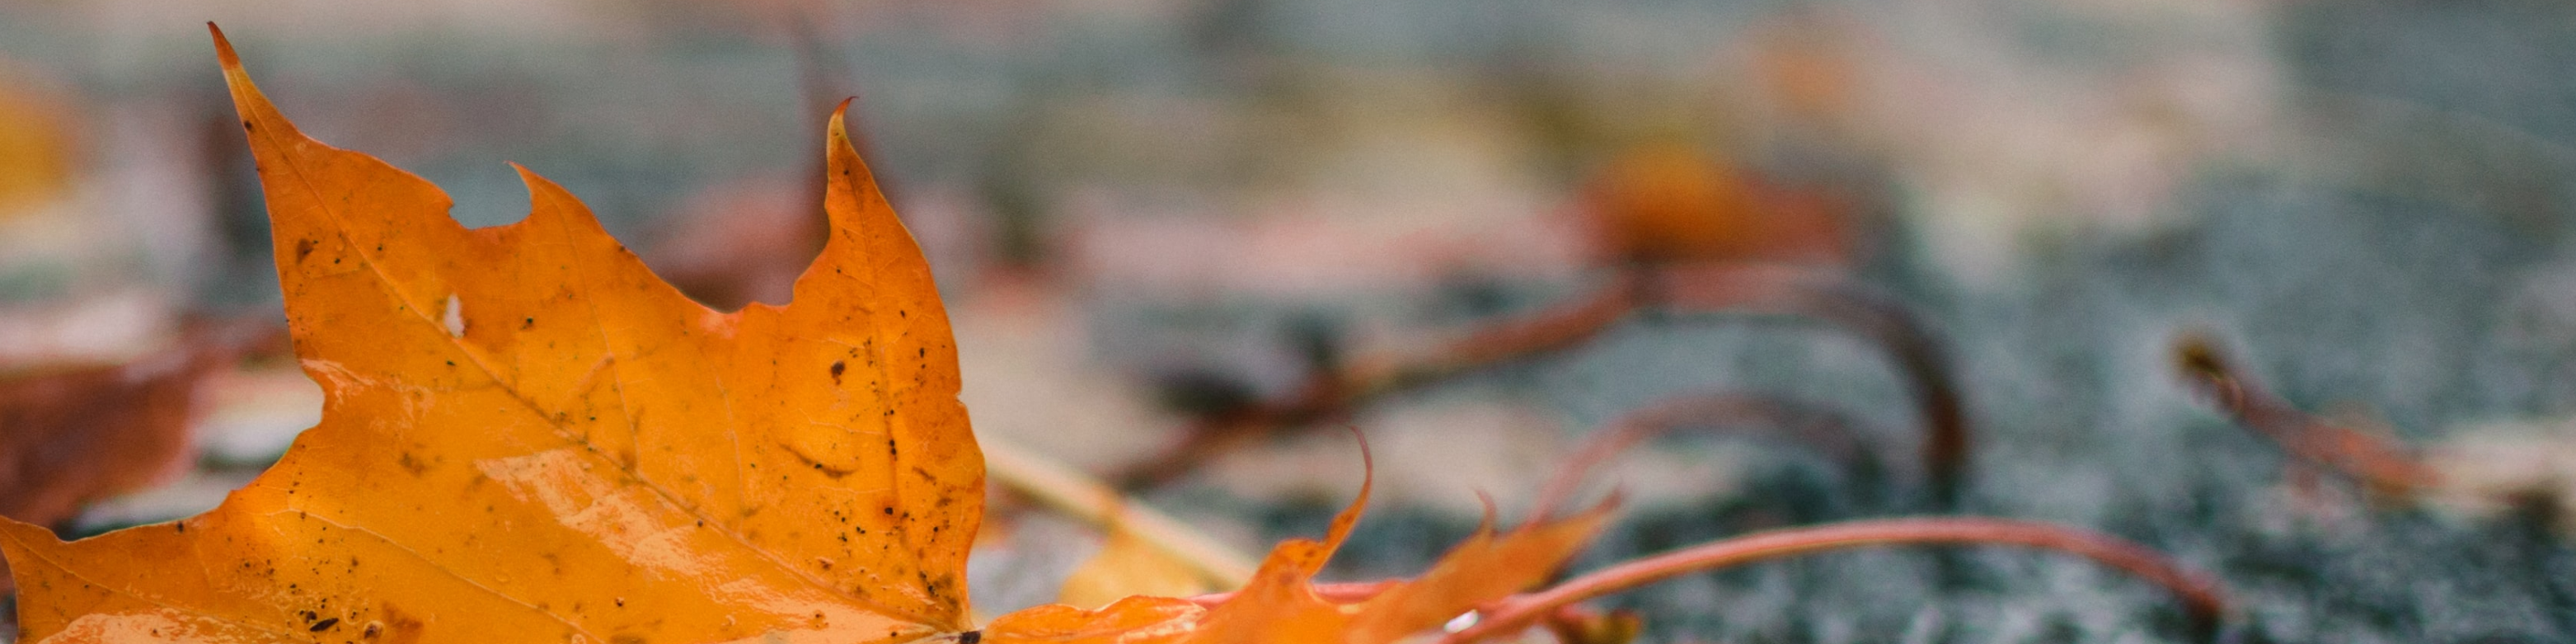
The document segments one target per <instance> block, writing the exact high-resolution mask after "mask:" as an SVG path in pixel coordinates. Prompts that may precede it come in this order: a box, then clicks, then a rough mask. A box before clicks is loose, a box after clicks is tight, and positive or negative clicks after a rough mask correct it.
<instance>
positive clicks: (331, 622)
mask: <svg viewBox="0 0 2576 644" xmlns="http://www.w3.org/2000/svg"><path fill="white" fill-rule="evenodd" d="M338 625H340V618H337V617H333V618H329V619H324V620H322V621H319V622H314V623H313V627H312V628H307V629H304V630H308V631H312V632H315V633H320V632H322V631H327V630H331V627H333V626H338Z"/></svg>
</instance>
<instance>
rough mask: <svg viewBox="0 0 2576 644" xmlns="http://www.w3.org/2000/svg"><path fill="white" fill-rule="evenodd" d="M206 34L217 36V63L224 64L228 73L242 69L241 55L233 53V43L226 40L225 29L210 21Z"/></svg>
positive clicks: (207, 23) (207, 24) (207, 22)
mask: <svg viewBox="0 0 2576 644" xmlns="http://www.w3.org/2000/svg"><path fill="white" fill-rule="evenodd" d="M206 32H207V33H210V34H214V36H215V61H216V62H218V63H221V64H223V66H224V69H225V70H226V71H233V70H239V69H241V55H239V54H235V53H233V41H231V40H227V39H225V38H224V28H222V27H217V26H215V21H212V20H208V21H206Z"/></svg>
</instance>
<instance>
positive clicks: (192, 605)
mask: <svg viewBox="0 0 2576 644" xmlns="http://www.w3.org/2000/svg"><path fill="white" fill-rule="evenodd" d="M216 43H217V48H218V50H219V54H220V56H221V59H222V61H223V64H224V65H223V66H224V72H225V77H226V80H227V82H228V83H229V84H230V86H231V88H232V91H233V97H234V101H235V104H236V106H237V107H238V108H239V110H240V112H241V115H242V122H243V127H244V129H245V131H246V132H247V134H248V136H249V137H250V140H251V149H252V150H253V152H254V154H255V156H256V157H257V160H258V163H259V170H260V176H261V183H262V185H263V187H264V189H265V192H266V195H267V199H268V203H269V208H270V214H271V218H272V226H273V230H274V234H275V240H276V250H277V262H278V267H279V275H280V281H281V284H282V286H283V288H284V290H285V295H286V303H287V316H288V320H289V323H290V326H291V328H292V330H293V332H294V336H295V340H296V349H297V354H298V356H299V357H301V359H302V360H303V364H304V366H305V371H306V373H307V374H309V375H311V376H312V377H313V378H314V379H315V380H316V381H318V382H320V383H321V384H322V386H323V389H324V391H325V392H326V394H327V398H326V402H325V407H324V414H323V420H322V422H321V424H319V425H317V426H316V427H315V428H313V429H312V430H310V431H308V432H306V433H305V435H304V436H303V437H301V438H299V439H298V440H297V441H296V444H295V446H294V447H293V448H292V449H290V450H289V452H288V453H287V455H286V456H285V457H284V458H283V459H281V460H280V461H279V463H278V464H277V465H276V466H275V467H273V468H272V469H271V470H270V471H269V472H267V473H266V474H263V475H262V476H261V477H260V478H259V479H258V480H256V481H254V482H253V483H252V484H251V485H250V486H248V487H246V488H244V489H242V490H239V491H237V492H235V493H233V495H232V496H231V497H229V498H228V499H226V501H225V502H224V504H223V505H222V506H221V507H219V508H217V509H215V510H213V511H211V512H209V513H207V514H205V515H200V516H198V517H194V518H190V519H187V520H184V521H180V522H176V523H169V524H160V525H152V526H143V527H139V528H133V529H129V530H123V531H119V532H115V533H110V534H107V535H102V536H99V537H96V538H92V539H86V540H82V541H79V542H74V543H61V542H59V541H57V540H55V539H54V538H53V536H52V535H50V534H48V533H46V531H44V530H43V529H40V528H35V527H32V526H26V525H17V524H11V525H6V526H0V551H5V552H6V554H7V556H8V559H9V561H10V563H11V564H12V569H13V571H14V572H15V575H16V578H17V580H18V582H19V585H20V588H21V589H22V590H23V591H24V594H23V596H22V597H21V598H20V600H19V609H20V620H21V627H22V629H23V631H22V632H23V637H24V638H25V639H26V640H27V641H30V642H104V641H138V640H162V641H180V640H188V641H213V642H267V641H278V642H287V641H293V642H306V641H314V640H323V641H381V642H476V643H482V642H520V641H590V642H616V643H620V644H625V643H630V642H724V641H738V640H744V641H764V640H768V641H817V642H821V641H830V642H864V641H891V640H899V639H910V638H914V637H919V636H923V635H928V634H934V633H940V632H955V631H959V630H962V629H964V628H966V626H967V625H966V624H963V623H962V621H963V619H964V615H965V614H966V611H965V608H966V606H965V596H966V593H965V588H964V574H963V573H964V563H965V557H966V552H967V548H968V544H969V543H970V542H971V541H972V539H973V537H974V532H975V529H976V522H977V521H978V520H979V518H980V516H981V513H982V510H981V506H982V494H983V485H984V481H983V464H982V458H981V456H980V455H979V454H978V453H977V451H976V449H975V443H974V440H973V436H972V433H971V432H970V430H969V428H968V425H967V419H966V414H965V410H964V408H963V407H962V406H960V405H959V404H958V403H957V401H956V393H957V390H958V375H957V367H956V354H955V347H954V345H953V344H952V340H951V337H950V333H949V328H948V321H947V314H946V312H945V311H944V310H943V309H942V307H941V306H940V303H939V301H938V293H937V289H936V288H935V286H934V285H933V283H932V282H931V278H930V272H929V267H928V265H927V263H926V262H924V261H923V259H922V256H921V253H920V250H919V248H918V247H917V246H916V245H915V244H914V243H913V241H912V239H911V236H910V234H909V233H907V232H906V231H905V230H904V228H903V226H902V224H901V223H900V222H899V221H898V220H897V219H896V218H895V216H894V213H893V210H892V209H891V208H890V207H889V206H888V205H887V204H886V202H885V199H884V197H883V196H882V195H881V194H879V193H878V191H877V189H876V187H875V184H874V182H873V180H872V179H871V177H870V176H869V174H868V172H867V169H866V168H865V166H864V165H862V164H861V162H860V161H859V159H858V157H857V154H856V153H855V152H854V151H852V150H851V148H850V146H849V141H848V137H847V134H846V130H845V129H844V127H843V126H842V123H841V118H840V117H839V116H838V115H835V116H834V118H833V120H832V130H831V136H830V137H829V141H828V143H827V149H826V153H827V156H828V160H829V168H828V169H829V172H830V177H829V178H830V181H829V182H828V183H829V188H828V189H827V191H826V195H825V198H826V208H827V211H828V212H829V214H830V218H831V223H832V227H833V235H832V238H831V240H830V242H829V243H828V245H827V246H826V248H825V249H824V251H823V254H822V257H821V258H820V259H818V260H817V261H816V263H815V264H814V266H813V267H812V268H810V269H809V270H808V271H807V272H806V273H805V275H804V276H803V277H802V278H800V279H799V280H798V282H797V284H796V288H795V297H794V300H793V301H792V302H791V303H790V304H788V305H786V306H767V305H754V306H752V307H750V308H747V309H745V310H743V311H741V312H739V313H732V314H725V313H718V312H715V311H711V310H708V309H706V308H705V307H702V306H699V305H698V304H696V303H694V302H692V301H690V300H688V299H687V298H685V297H683V296H681V295H680V294H679V293H678V292H677V291H675V290H673V289H672V288H671V287H669V286H668V285H666V284H664V283H663V282H662V280H660V279H658V278H656V277H654V276H653V275H652V274H651V272H649V271H648V270H646V269H645V267H644V265H643V264H642V263H641V262H639V261H637V260H636V258H635V256H634V255H633V254H632V253H629V252H627V251H626V249H625V248H623V247H622V246H620V245H619V244H618V243H617V242H616V241H615V240H614V239H611V238H610V237H609V236H608V234H607V233H606V232H605V231H604V230H602V229H601V228H600V227H599V225H598V223H597V222H596V221H595V220H594V219H593V218H592V217H591V215H590V213H589V211H588V210H587V209H586V208H585V207H583V206H582V205H581V203H580V202H579V201H577V200H575V199H574V198H573V197H572V196H571V195H570V194H568V193H566V192H564V191H563V189H562V188H561V187H559V186H556V185H555V184H553V183H552V182H549V181H546V180H544V179H542V178H539V177H537V176H535V175H534V174H533V173H529V172H527V171H526V170H525V169H521V173H522V175H523V177H524V178H525V179H526V182H527V184H528V187H529V192H530V195H531V202H532V208H531V212H530V214H529V216H528V218H527V220H525V221H522V222H520V223H516V224H511V225H507V226H499V227H493V228H485V229H474V230H468V229H466V228H464V227H463V226H461V225H459V224H457V223H456V222H455V221H454V220H453V219H451V218H449V217H448V216H447V214H446V210H447V208H448V205H449V200H448V199H447V197H446V195H445V194H443V193H442V192H440V191H439V190H438V189H437V188H436V187H434V186H431V185H430V184H428V183H427V182H425V181H422V180H421V179H419V178H418V177H415V176H412V175H410V174H408V173H405V172H403V171H401V170H399V169H396V168H393V167H392V166H389V165H386V164H385V163H383V162H382V161H379V160H377V159H375V158H373V157H370V156H367V155H364V154H359V153H355V152H349V151H344V150H339V149H335V148H331V147H329V146H326V145H323V144H321V143H320V142H317V141H314V140H312V139H310V138H308V137H306V136H304V135H303V134H302V133H300V132H299V131H297V130H296V128H295V126H294V124H292V123H290V122H288V121H287V120H286V118H285V117H284V116H283V115H281V114H279V113H278V111H277V110H276V109H275V108H274V107H273V106H271V105H270V104H269V102H268V100H267V99H266V98H265V97H264V96H262V95H261V93H260V92H259V90H258V89H257V88H256V87H254V86H252V84H251V82H250V79H249V77H248V75H247V74H245V73H244V72H243V71H242V68H241V66H240V63H239V61H238V60H237V59H236V57H235V56H234V54H233V52H232V50H231V48H230V46H229V45H228V44H225V43H224V42H223V41H222V37H221V34H220V33H218V34H217V35H216Z"/></svg>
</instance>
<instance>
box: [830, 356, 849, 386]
mask: <svg viewBox="0 0 2576 644" xmlns="http://www.w3.org/2000/svg"><path fill="white" fill-rule="evenodd" d="M847 368H849V365H846V364H842V363H841V361H839V360H834V361H832V384H835V385H837V384H841V371H842V370H843V369H847Z"/></svg>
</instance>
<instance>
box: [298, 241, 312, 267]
mask: <svg viewBox="0 0 2576 644" xmlns="http://www.w3.org/2000/svg"><path fill="white" fill-rule="evenodd" d="M312 254H313V240H311V239H298V240H295V261H296V262H297V263H303V261H304V258H305V256H308V255H312Z"/></svg>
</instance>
